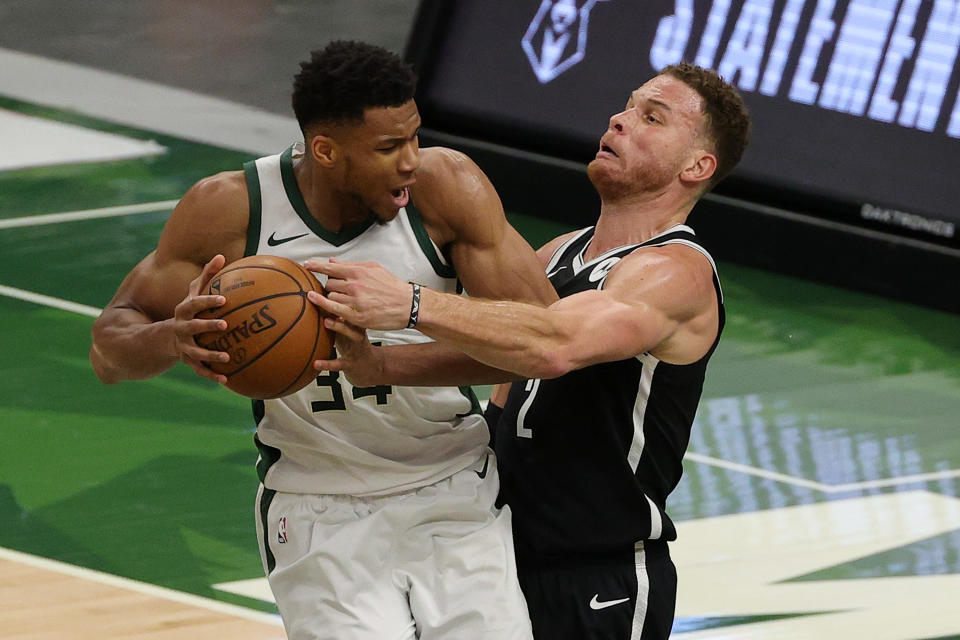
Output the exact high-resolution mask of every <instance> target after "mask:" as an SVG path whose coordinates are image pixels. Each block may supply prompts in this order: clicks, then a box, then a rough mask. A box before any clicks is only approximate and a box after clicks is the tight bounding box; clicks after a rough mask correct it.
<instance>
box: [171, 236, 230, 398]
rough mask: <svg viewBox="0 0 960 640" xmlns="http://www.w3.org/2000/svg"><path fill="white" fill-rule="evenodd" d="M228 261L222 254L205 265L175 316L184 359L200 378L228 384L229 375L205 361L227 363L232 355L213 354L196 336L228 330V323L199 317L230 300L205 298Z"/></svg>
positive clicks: (175, 332) (178, 344)
mask: <svg viewBox="0 0 960 640" xmlns="http://www.w3.org/2000/svg"><path fill="white" fill-rule="evenodd" d="M225 262H226V259H225V258H224V257H223V256H222V255H219V254H218V255H216V256H214V257H213V258H212V259H211V260H210V262H208V263H207V264H205V265H204V267H203V271H201V272H200V275H198V276H197V277H196V278H194V279H193V280H192V281H191V282H190V287H189V288H188V290H187V296H186V297H185V298H184V299H183V300H182V301H181V302H180V304H178V305H177V307H176V309H175V311H174V314H173V335H174V341H175V347H176V349H177V353H178V354H179V357H180V360H181V361H182V362H183V363H184V364H186V365H187V366H188V367H190V368H191V369H193V370H194V371H195V372H196V373H197V375H199V376H203V377H204V378H208V379H210V380H213V381H214V382H219V383H220V384H224V383H226V381H227V378H226V376H224V375H221V374H219V373H215V372H214V371H212V370H211V369H210V368H209V367H207V366H206V365H205V364H204V362H227V361H228V360H229V359H230V356H229V355H228V354H227V353H226V352H223V351H210V350H209V349H204V348H203V347H201V346H200V345H198V344H197V341H196V337H197V336H198V335H200V334H201V333H206V332H208V331H222V330H224V329H226V328H227V323H226V322H225V321H224V320H218V319H211V320H206V319H203V318H197V317H196V315H197V314H198V313H200V312H201V311H204V310H206V309H213V308H215V307H219V306H221V305H222V304H224V302H226V298H224V297H223V296H216V295H202V294H201V293H200V292H201V291H203V290H204V289H206V288H207V285H208V284H209V283H210V280H211V279H212V278H213V276H214V275H216V273H217V272H218V271H220V269H222V268H223V265H224V263H225Z"/></svg>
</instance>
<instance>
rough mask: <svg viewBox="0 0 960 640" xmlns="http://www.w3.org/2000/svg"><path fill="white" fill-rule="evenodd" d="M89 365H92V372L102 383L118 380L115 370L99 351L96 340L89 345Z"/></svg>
mask: <svg viewBox="0 0 960 640" xmlns="http://www.w3.org/2000/svg"><path fill="white" fill-rule="evenodd" d="M90 365H91V366H92V367H93V373H94V374H96V376H97V379H99V380H100V382H102V383H103V384H116V383H118V382H120V378H119V377H118V376H117V375H116V372H115V371H114V370H113V368H112V367H110V366H109V365H108V363H107V361H106V359H105V358H104V357H103V354H101V353H100V350H99V349H98V348H97V343H96V342H94V343H93V345H92V346H91V347H90Z"/></svg>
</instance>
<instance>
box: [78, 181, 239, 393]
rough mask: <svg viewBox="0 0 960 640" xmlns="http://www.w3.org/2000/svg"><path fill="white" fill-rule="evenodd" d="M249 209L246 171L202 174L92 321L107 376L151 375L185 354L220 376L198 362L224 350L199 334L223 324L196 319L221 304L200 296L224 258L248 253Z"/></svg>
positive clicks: (95, 361) (97, 364)
mask: <svg viewBox="0 0 960 640" xmlns="http://www.w3.org/2000/svg"><path fill="white" fill-rule="evenodd" d="M248 209H249V206H248V204H247V194H246V186H245V184H244V182H243V174H242V173H240V172H230V173H222V174H218V175H216V176H212V177H210V178H206V179H204V180H201V181H200V182H198V183H197V184H196V185H194V186H193V187H192V188H191V189H190V190H189V191H188V192H187V193H186V194H185V195H184V197H183V199H182V200H181V201H180V203H179V204H178V205H177V207H176V209H174V211H173V214H171V216H170V219H169V220H168V221H167V224H166V226H165V227H164V230H163V233H162V234H161V236H160V240H159V243H158V245H157V248H156V249H155V250H154V251H152V252H151V253H150V254H149V255H147V256H146V257H145V258H144V259H143V260H141V261H140V263H139V264H138V265H137V266H136V267H134V268H133V270H132V271H131V272H130V273H129V274H128V275H127V277H126V278H124V280H123V282H122V283H121V284H120V287H119V288H118V290H117V293H116V295H114V297H113V299H112V300H111V301H110V303H109V304H108V305H107V306H106V308H105V309H104V310H103V312H102V313H101V314H100V317H99V318H98V319H97V320H96V322H94V325H93V330H92V336H93V344H92V346H91V348H90V362H91V364H92V365H93V369H94V372H96V374H97V377H98V378H100V380H101V381H103V382H106V383H115V382H120V381H122V380H138V379H144V378H150V377H153V376H156V375H159V374H161V373H163V372H164V371H166V370H167V369H169V368H170V367H171V366H173V364H174V363H175V362H177V360H178V359H181V358H183V359H184V360H185V361H189V362H188V364H191V366H192V367H193V368H194V369H195V370H197V371H198V373H200V374H201V375H206V377H210V378H213V379H217V377H216V376H215V375H214V374H213V373H212V372H210V371H209V370H208V369H206V367H203V365H201V364H200V361H201V360H210V359H213V358H217V357H219V355H218V354H216V353H214V352H209V351H206V350H204V349H200V347H198V346H196V344H195V343H193V336H194V335H196V334H197V333H201V332H203V331H209V330H211V329H215V328H219V326H220V322H221V321H218V320H199V319H195V318H194V317H193V316H195V315H196V313H197V312H199V311H200V310H201V309H205V308H210V307H212V306H216V302H217V298H216V297H215V296H197V295H196V294H197V293H198V291H199V290H200V288H201V287H202V286H203V285H204V284H206V282H207V281H208V280H209V279H210V277H211V276H212V275H213V274H214V273H216V271H218V270H219V269H220V268H221V267H222V266H223V264H224V262H232V261H233V260H236V259H237V258H240V257H241V256H242V255H243V248H244V242H245V233H246V224H247V218H248V216H249V212H248ZM218 256H221V257H218ZM185 296H186V298H185Z"/></svg>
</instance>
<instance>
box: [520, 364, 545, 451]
mask: <svg viewBox="0 0 960 640" xmlns="http://www.w3.org/2000/svg"><path fill="white" fill-rule="evenodd" d="M539 388H540V378H534V379H533V380H527V384H526V385H525V386H524V387H523V390H524V391H526V392H528V393H529V395H528V396H527V399H526V400H524V401H523V404H522V405H520V411H519V413H517V437H518V438H532V437H533V429H528V428H526V427H525V426H523V423H524V421H525V420H526V419H527V411H529V410H530V405H532V404H533V398H534V397H535V396H536V395H537V389H539Z"/></svg>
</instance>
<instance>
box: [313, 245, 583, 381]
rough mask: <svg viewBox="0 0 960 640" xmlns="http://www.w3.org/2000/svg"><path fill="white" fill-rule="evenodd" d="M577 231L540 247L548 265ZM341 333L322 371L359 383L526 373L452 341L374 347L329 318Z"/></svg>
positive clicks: (472, 378) (506, 377)
mask: <svg viewBox="0 0 960 640" xmlns="http://www.w3.org/2000/svg"><path fill="white" fill-rule="evenodd" d="M576 233H578V232H577V231H571V232H569V233H565V234H563V235H561V236H558V237H556V238H554V239H553V240H550V241H549V242H547V243H546V244H545V245H543V246H542V247H540V248H539V249H538V250H537V251H536V256H537V259H538V260H539V262H540V264H541V266H542V267H543V268H546V266H547V264H548V263H549V262H550V258H552V257H553V254H554V253H555V252H556V251H557V249H559V248H560V246H561V245H563V243H564V242H566V241H567V240H569V239H570V238H571V237H572V236H573V235H575V234H576ZM327 326H328V327H329V328H331V329H333V330H334V331H336V332H337V333H338V334H339V337H338V339H337V359H335V360H319V361H318V365H319V366H318V368H319V369H320V370H322V371H342V372H344V374H345V375H346V377H347V379H348V380H350V381H351V382H352V383H353V384H354V385H356V386H374V385H378V384H391V385H412V386H463V385H471V384H497V383H503V382H510V381H514V380H520V379H522V376H518V375H517V374H515V373H512V372H510V371H505V370H503V369H497V368H495V367H491V366H488V365H485V364H483V363H482V362H478V361H476V360H474V359H472V358H470V357H469V356H467V355H466V354H463V353H461V352H459V351H457V350H455V349H453V348H452V347H450V346H448V345H446V344H442V343H438V342H427V343H422V344H405V345H392V346H384V347H374V346H371V345H370V344H369V342H368V341H367V338H366V335H365V334H364V333H363V331H362V330H360V329H357V328H356V327H352V326H350V325H347V324H345V323H343V322H336V321H333V322H328V324H327Z"/></svg>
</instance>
